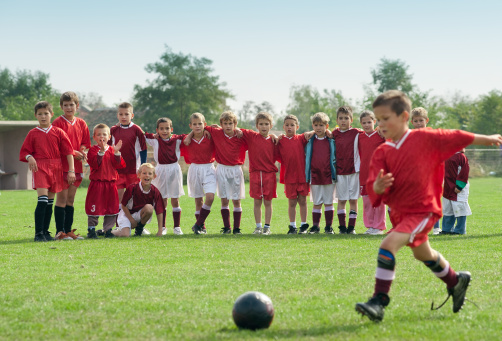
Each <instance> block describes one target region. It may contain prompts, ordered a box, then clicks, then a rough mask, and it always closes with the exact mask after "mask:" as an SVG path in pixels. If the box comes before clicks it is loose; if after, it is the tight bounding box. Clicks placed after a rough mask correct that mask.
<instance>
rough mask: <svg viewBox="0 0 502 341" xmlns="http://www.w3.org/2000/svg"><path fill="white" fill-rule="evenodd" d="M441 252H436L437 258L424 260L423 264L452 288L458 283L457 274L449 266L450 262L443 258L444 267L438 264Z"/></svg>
mask: <svg viewBox="0 0 502 341" xmlns="http://www.w3.org/2000/svg"><path fill="white" fill-rule="evenodd" d="M442 257H443V256H441V254H440V253H439V252H438V258H437V259H436V260H427V261H424V264H425V266H427V267H428V268H429V269H431V271H432V272H433V273H434V275H436V276H437V277H438V278H439V279H440V280H442V281H443V282H445V283H446V287H447V288H453V287H454V286H455V285H457V283H458V279H457V274H456V273H455V271H454V270H453V269H452V268H451V266H450V263H448V261H447V260H446V259H445V262H446V264H445V267H442V266H441V264H440V261H441V258H442Z"/></svg>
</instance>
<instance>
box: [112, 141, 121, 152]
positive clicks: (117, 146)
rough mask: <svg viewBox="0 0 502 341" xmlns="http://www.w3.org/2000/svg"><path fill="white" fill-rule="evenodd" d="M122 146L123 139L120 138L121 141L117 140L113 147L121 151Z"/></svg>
mask: <svg viewBox="0 0 502 341" xmlns="http://www.w3.org/2000/svg"><path fill="white" fill-rule="evenodd" d="M120 148H122V140H119V142H117V144H116V145H115V146H113V149H114V150H115V152H119V151H120Z"/></svg>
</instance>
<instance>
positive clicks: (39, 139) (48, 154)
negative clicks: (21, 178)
mask: <svg viewBox="0 0 502 341" xmlns="http://www.w3.org/2000/svg"><path fill="white" fill-rule="evenodd" d="M52 116H54V112H53V111H52V105H51V104H50V103H49V102H45V101H43V102H38V103H37V104H36V105H35V117H36V119H37V121H38V123H39V126H38V127H36V128H33V129H32V130H30V132H29V133H28V135H27V136H26V138H25V140H24V142H23V145H22V147H21V151H20V153H19V160H20V161H22V162H28V165H29V168H30V171H32V172H33V173H32V175H33V189H36V190H37V196H38V204H37V207H36V209H35V241H36V242H43V241H50V240H54V239H53V238H52V237H51V234H50V232H49V225H50V222H51V217H52V203H53V202H54V196H55V194H56V193H58V192H60V191H61V190H62V187H63V181H64V180H63V165H62V162H61V158H62V156H64V155H66V160H67V164H68V176H67V181H68V184H70V185H71V184H72V183H73V182H75V168H74V164H73V148H72V146H71V142H70V140H69V139H68V136H67V135H66V133H65V132H64V131H63V130H61V129H59V128H58V127H54V126H53V125H51V118H52ZM49 202H50V203H51V204H50V205H49ZM63 224H64V222H62V221H61V219H58V220H57V221H56V229H57V231H59V233H61V235H60V236H59V237H62V234H64V232H63V229H64V225H63ZM65 238H68V239H72V238H70V237H67V236H66V235H64V237H63V238H61V239H65Z"/></svg>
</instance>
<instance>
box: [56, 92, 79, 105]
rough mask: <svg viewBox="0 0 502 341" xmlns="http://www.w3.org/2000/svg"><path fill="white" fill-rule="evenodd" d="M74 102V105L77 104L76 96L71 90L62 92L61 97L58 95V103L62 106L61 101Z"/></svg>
mask: <svg viewBox="0 0 502 341" xmlns="http://www.w3.org/2000/svg"><path fill="white" fill-rule="evenodd" d="M70 101H72V102H74V103H75V105H78V96H77V94H76V93H74V92H73V91H66V92H64V93H63V94H62V95H61V97H59V105H60V106H63V102H70Z"/></svg>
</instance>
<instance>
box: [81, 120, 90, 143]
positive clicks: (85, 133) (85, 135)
mask: <svg viewBox="0 0 502 341" xmlns="http://www.w3.org/2000/svg"><path fill="white" fill-rule="evenodd" d="M81 146H85V149H89V148H91V133H90V131H89V127H88V126H87V124H86V123H85V121H84V122H83V123H82V144H81ZM79 147H80V146H79Z"/></svg>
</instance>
